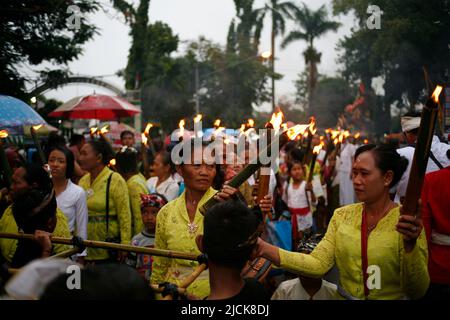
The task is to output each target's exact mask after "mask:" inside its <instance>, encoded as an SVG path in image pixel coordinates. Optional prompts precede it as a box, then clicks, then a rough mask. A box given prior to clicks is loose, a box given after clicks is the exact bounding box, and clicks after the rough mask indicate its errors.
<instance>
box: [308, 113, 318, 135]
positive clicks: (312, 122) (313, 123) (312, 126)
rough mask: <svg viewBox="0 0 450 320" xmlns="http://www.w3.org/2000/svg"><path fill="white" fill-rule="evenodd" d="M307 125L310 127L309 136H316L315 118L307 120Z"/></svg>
mask: <svg viewBox="0 0 450 320" xmlns="http://www.w3.org/2000/svg"><path fill="white" fill-rule="evenodd" d="M309 125H310V128H309V130H310V131H311V134H312V135H315V134H316V131H317V128H316V118H314V117H311V118H310V120H309Z"/></svg>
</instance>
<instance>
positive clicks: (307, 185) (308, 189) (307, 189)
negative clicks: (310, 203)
mask: <svg viewBox="0 0 450 320" xmlns="http://www.w3.org/2000/svg"><path fill="white" fill-rule="evenodd" d="M305 190H306V191H310V192H312V191H313V185H312V182H308V183H307V184H306V186H305Z"/></svg>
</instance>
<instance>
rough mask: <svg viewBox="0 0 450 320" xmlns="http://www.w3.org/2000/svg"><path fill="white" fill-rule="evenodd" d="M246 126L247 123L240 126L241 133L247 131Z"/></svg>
mask: <svg viewBox="0 0 450 320" xmlns="http://www.w3.org/2000/svg"><path fill="white" fill-rule="evenodd" d="M245 127H246V124H245V123H243V124H241V127H240V128H239V131H240V134H242V133H244V132H245Z"/></svg>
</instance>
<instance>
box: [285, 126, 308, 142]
mask: <svg viewBox="0 0 450 320" xmlns="http://www.w3.org/2000/svg"><path fill="white" fill-rule="evenodd" d="M309 126H310V125H309V124H298V125H296V126H293V127H291V128H289V129H288V130H287V131H286V135H287V136H288V138H289V139H290V140H294V139H295V138H296V137H297V136H298V135H299V134H303V133H304V132H305V131H306V130H307V129H308V128H309Z"/></svg>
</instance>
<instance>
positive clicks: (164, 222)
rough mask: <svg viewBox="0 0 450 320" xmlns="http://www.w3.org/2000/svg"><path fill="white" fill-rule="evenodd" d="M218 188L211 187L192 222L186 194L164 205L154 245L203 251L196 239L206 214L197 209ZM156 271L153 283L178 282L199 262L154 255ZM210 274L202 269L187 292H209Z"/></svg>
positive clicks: (201, 229) (205, 293) (184, 250)
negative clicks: (188, 211)
mask: <svg viewBox="0 0 450 320" xmlns="http://www.w3.org/2000/svg"><path fill="white" fill-rule="evenodd" d="M215 193H216V190H214V189H213V188H209V190H208V191H206V193H205V194H204V196H203V198H202V199H201V200H200V201H199V203H198V206H197V212H196V213H195V218H194V222H193V224H190V223H189V216H188V213H187V210H186V198H185V193H184V192H183V194H182V195H181V196H179V197H178V198H176V199H175V200H173V201H170V202H169V203H168V204H167V205H165V206H164V207H163V208H162V209H161V210H160V211H159V213H158V216H157V218H156V238H155V248H158V249H165V250H174V251H181V252H186V253H191V254H198V255H199V254H200V253H201V252H200V251H199V250H198V248H197V244H196V242H195V238H196V236H197V235H199V234H203V215H202V214H201V213H200V212H199V211H198V209H199V208H201V207H202V206H203V204H204V203H205V202H206V201H207V200H208V199H210V198H211V197H212V196H213V195H214V194H215ZM153 259H154V261H153V270H152V276H151V280H150V282H151V283H152V284H160V283H162V282H166V281H167V282H171V283H175V284H179V283H180V282H181V281H182V280H183V279H184V278H186V277H187V276H188V275H190V274H191V273H192V272H193V271H194V269H195V268H196V267H197V266H198V262H196V261H189V260H180V259H169V258H164V257H156V256H155V257H153ZM209 291H210V289H209V273H208V271H207V270H206V271H203V272H202V273H201V274H200V276H199V277H198V278H197V279H196V280H195V281H194V282H193V283H192V284H191V285H190V286H189V287H188V288H187V292H188V294H192V295H195V296H197V297H198V298H200V299H203V298H205V297H207V296H208V295H209Z"/></svg>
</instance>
